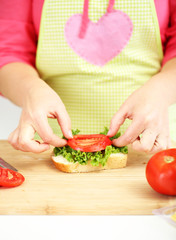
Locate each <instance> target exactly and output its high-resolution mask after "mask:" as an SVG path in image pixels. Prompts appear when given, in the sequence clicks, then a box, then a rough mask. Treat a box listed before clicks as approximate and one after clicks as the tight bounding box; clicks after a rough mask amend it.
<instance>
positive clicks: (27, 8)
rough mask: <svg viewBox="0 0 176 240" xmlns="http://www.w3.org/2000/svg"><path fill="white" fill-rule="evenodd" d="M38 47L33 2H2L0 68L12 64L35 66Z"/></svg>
mask: <svg viewBox="0 0 176 240" xmlns="http://www.w3.org/2000/svg"><path fill="white" fill-rule="evenodd" d="M36 46H37V36H36V33H35V30H34V26H33V23H32V0H25V1H24V0H18V1H17V0H8V1H7V0H0V67H2V66H4V65H5V64H7V63H10V62H25V63H27V64H30V65H32V66H35V55H36Z"/></svg>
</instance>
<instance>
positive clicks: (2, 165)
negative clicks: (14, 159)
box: [0, 158, 18, 172]
mask: <svg viewBox="0 0 176 240" xmlns="http://www.w3.org/2000/svg"><path fill="white" fill-rule="evenodd" d="M0 167H2V168H8V169H11V170H13V171H15V172H18V170H17V169H16V168H14V167H13V166H12V165H10V164H9V163H7V162H6V161H4V160H3V159H2V158H0Z"/></svg>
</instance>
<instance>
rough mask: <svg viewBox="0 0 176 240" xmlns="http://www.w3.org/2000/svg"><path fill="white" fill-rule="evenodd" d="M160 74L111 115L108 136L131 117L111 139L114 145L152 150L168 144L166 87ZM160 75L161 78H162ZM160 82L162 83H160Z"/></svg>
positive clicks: (154, 150)
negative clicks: (117, 136) (124, 126)
mask: <svg viewBox="0 0 176 240" xmlns="http://www.w3.org/2000/svg"><path fill="white" fill-rule="evenodd" d="M164 77H166V76H165V75H164V74H162V73H159V74H157V75H155V76H154V77H153V79H151V80H150V81H149V82H148V83H146V84H145V85H144V86H143V87H141V88H139V89H138V90H136V91H135V92H134V93H133V94H131V95H130V96H129V98H128V99H127V100H126V101H125V102H124V104H123V105H122V106H121V108H120V109H119V111H118V112H117V113H116V114H115V115H114V116H113V118H112V120H111V124H110V130H109V132H108V136H110V137H111V136H114V135H115V133H116V132H117V131H118V130H119V128H120V126H121V125H122V124H123V123H124V121H125V119H127V118H128V119H130V120H132V123H131V125H130V126H129V127H128V129H127V130H126V132H125V133H124V134H123V135H122V136H120V137H119V138H118V139H115V140H113V144H114V145H115V146H118V147H121V146H125V145H128V144H131V145H132V147H133V149H135V150H138V151H145V152H149V153H155V152H158V151H160V150H162V149H167V148H169V147H170V144H171V140H170V136H169V119H168V107H169V101H167V99H168V98H169V97H167V95H169V94H167V89H166V88H165V87H164V84H163V85H162V82H166V81H164ZM162 78H163V81H162ZM160 83H161V84H160Z"/></svg>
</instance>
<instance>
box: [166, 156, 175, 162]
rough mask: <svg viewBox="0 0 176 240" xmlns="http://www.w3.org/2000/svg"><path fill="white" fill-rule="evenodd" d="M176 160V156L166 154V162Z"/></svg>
mask: <svg viewBox="0 0 176 240" xmlns="http://www.w3.org/2000/svg"><path fill="white" fill-rule="evenodd" d="M174 160H175V158H174V157H171V156H165V157H164V161H165V162H166V163H171V162H173V161H174Z"/></svg>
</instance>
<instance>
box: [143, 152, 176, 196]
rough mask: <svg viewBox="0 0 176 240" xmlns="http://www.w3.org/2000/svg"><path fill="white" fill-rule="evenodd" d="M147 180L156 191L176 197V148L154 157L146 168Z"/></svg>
mask: <svg viewBox="0 0 176 240" xmlns="http://www.w3.org/2000/svg"><path fill="white" fill-rule="evenodd" d="M146 178H147V181H148V183H149V184H150V186H151V187H152V188H153V189H154V190H155V191H157V192H159V193H162V194H166V195H176V148H173V149H167V150H163V151H161V152H158V153H156V154H155V155H153V156H152V157H151V159H150V160H149V162H148V164H147V166H146Z"/></svg>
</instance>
